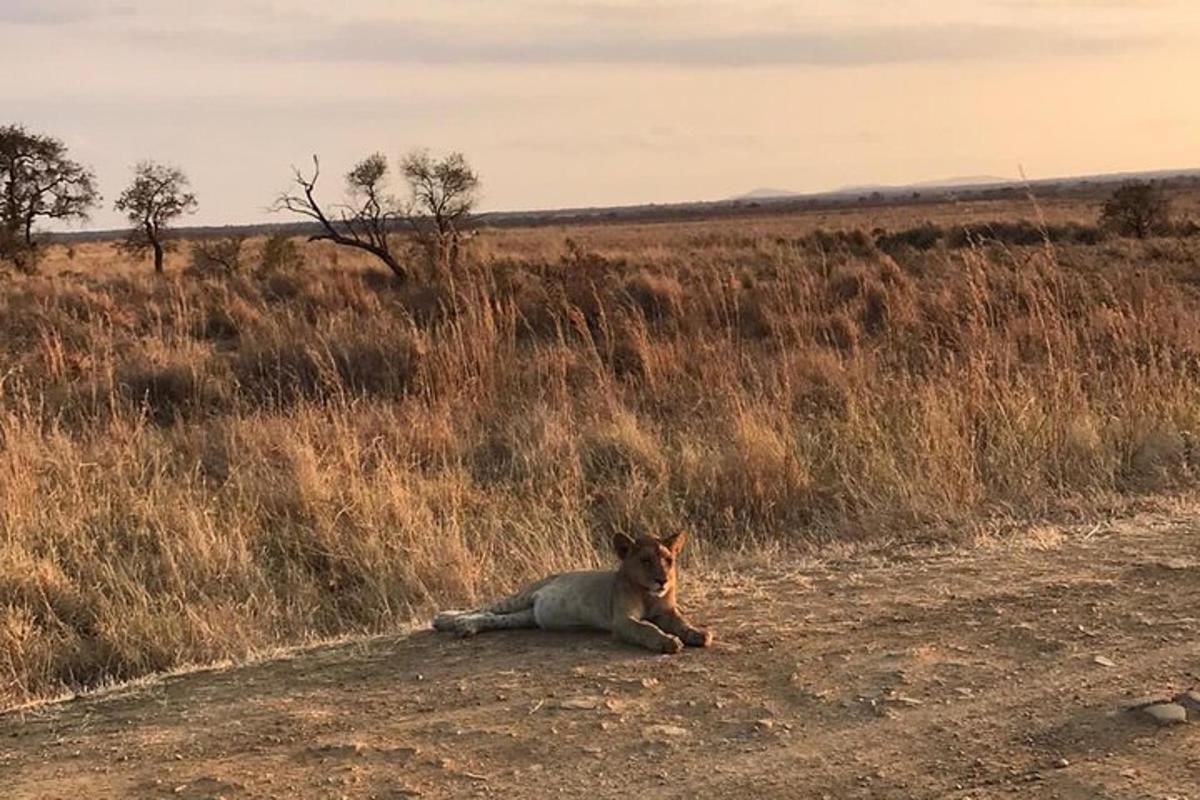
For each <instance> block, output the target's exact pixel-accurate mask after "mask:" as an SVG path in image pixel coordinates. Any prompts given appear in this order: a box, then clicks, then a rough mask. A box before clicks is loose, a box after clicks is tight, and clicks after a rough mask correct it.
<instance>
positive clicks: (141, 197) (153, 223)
mask: <svg viewBox="0 0 1200 800" xmlns="http://www.w3.org/2000/svg"><path fill="white" fill-rule="evenodd" d="M115 208H116V210H117V211H120V212H123V213H124V214H125V217H126V219H128V220H129V223H130V225H132V226H133V227H132V229H131V230H130V231H129V236H128V237H127V238H126V239H125V242H124V245H123V247H124V249H125V250H126V251H127V252H130V253H134V254H140V253H144V252H145V251H147V250H153V251H154V271H155V272H158V273H161V272H162V271H163V253H164V252H165V251H166V250H167V249H168V248H170V247H172V246H173V244H174V243H173V242H172V241H170V240H168V239H167V238H166V234H167V227H168V226H169V225H170V224H171V223H173V222H174V221H175V220H176V219H178V218H179V217H180V216H182V215H183V214H190V213H192V212H194V211H195V210H196V196H195V195H194V194H192V193H191V192H189V191H188V179H187V176H186V175H184V174H183V171H182V170H180V169H179V168H178V167H172V166H168V165H166V164H159V163H156V162H154V161H141V162H139V163H138V165H137V166H136V167H134V170H133V183H131V184H130V185H129V188H127V189H126V190H125V191H123V192H121V196H120V197H118V198H117V202H116V204H115Z"/></svg>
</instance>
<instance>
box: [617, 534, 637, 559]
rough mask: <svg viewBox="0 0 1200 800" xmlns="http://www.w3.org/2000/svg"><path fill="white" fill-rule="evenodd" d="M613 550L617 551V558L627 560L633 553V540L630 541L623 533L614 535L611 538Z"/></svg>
mask: <svg viewBox="0 0 1200 800" xmlns="http://www.w3.org/2000/svg"><path fill="white" fill-rule="evenodd" d="M612 544H613V550H616V551H617V558H619V559H621V560H622V561H624V560H625V559H626V558H629V554H630V553H632V552H633V549H634V547H635V546H636V544H635V542H634V541H633V539H630V538H629V537H628V536H626V535H625V534H623V533H614V534H613V538H612Z"/></svg>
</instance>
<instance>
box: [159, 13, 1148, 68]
mask: <svg viewBox="0 0 1200 800" xmlns="http://www.w3.org/2000/svg"><path fill="white" fill-rule="evenodd" d="M141 36H142V38H143V41H145V39H146V38H147V36H150V37H151V38H156V39H157V40H158V41H159V42H160V43H161V44H163V45H169V46H172V47H176V46H180V45H183V46H187V45H189V44H190V45H192V46H195V47H203V48H205V49H210V50H211V49H212V48H214V47H215V48H218V49H219V50H223V51H225V52H227V53H229V54H230V55H237V56H239V57H243V58H256V59H264V60H272V61H279V60H283V61H307V62H323V63H329V62H336V63H373V64H427V65H455V64H464V65H478V64H500V65H538V66H549V65H572V64H596V65H631V66H634V65H662V66H684V67H689V66H690V67H738V66H776V65H778V66H859V65H876V64H903V63H939V62H957V61H1011V60H1021V59H1030V58H1043V57H1057V56H1079V55H1103V54H1110V53H1115V52H1121V51H1126V50H1130V49H1136V48H1142V47H1148V46H1151V45H1153V44H1155V43H1156V42H1157V41H1159V39H1158V38H1156V37H1153V36H1150V35H1146V34H1125V35H1113V34H1109V35H1089V34H1086V33H1082V32H1076V31H1060V30H1053V29H1045V28H1031V27H1018V26H1009V25H998V24H997V25H972V24H965V23H964V24H946V25H939V26H923V27H903V26H886V27H852V28H846V29H840V30H830V29H815V28H814V29H804V28H797V29H795V30H790V31H787V30H783V31H780V30H776V31H761V32H760V31H744V32H739V33H730V34H712V33H705V32H694V33H688V34H680V33H672V32H656V31H655V30H653V29H637V30H633V29H627V28H608V29H605V28H604V27H603V26H601V27H600V28H599V29H598V30H595V29H592V28H589V27H587V26H578V27H576V26H571V27H561V28H551V29H546V30H542V31H536V32H534V33H530V34H525V35H523V36H522V35H520V34H515V35H514V34H512V33H508V32H505V33H503V34H496V33H493V32H490V31H485V30H481V29H479V28H475V27H471V26H469V25H464V26H453V25H447V24H440V23H429V22H391V23H389V22H374V23H371V24H365V23H356V24H343V25H340V26H332V27H330V28H326V29H324V30H321V31H308V32H306V33H305V34H300V35H295V36H290V37H287V38H286V39H276V40H274V41H272V40H270V39H264V38H262V37H249V36H239V35H237V34H231V33H228V32H223V33H220V34H216V33H209V34H205V33H203V32H198V31H195V30H192V31H183V30H179V31H175V32H162V33H160V34H158V35H157V36H154V35H153V34H150V35H147V34H141Z"/></svg>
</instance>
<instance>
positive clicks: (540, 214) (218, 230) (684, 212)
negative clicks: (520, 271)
mask: <svg viewBox="0 0 1200 800" xmlns="http://www.w3.org/2000/svg"><path fill="white" fill-rule="evenodd" d="M1135 179H1137V180H1161V181H1166V182H1169V183H1175V184H1177V185H1196V184H1198V183H1200V169H1175V170H1153V171H1145V172H1116V173H1110V174H1105V175H1083V176H1078V177H1060V178H1042V179H1038V180H1030V181H1018V180H1011V179H1008V178H1000V177H996V176H991V175H973V176H967V177H961V178H945V179H941V180H932V181H923V182H920V183H911V184H906V185H903V186H884V185H876V186H847V187H844V188H842V189H837V190H835V191H826V192H809V193H802V192H792V191H789V190H787V189H774V188H768V187H761V188H758V189H754V190H752V191H750V192H747V193H746V194H743V195H739V196H737V197H730V198H726V199H724V200H695V201H691V202H681V203H643V204H641V205H630V206H593V207H586V206H585V207H577V208H560V209H543V210H525V211H485V212H482V213H480V214H477V215H475V217H473V222H474V224H475V225H476V226H477V227H479V228H505V227H528V226H538V225H579V224H585V225H586V224H604V223H612V222H629V221H634V220H640V221H647V222H661V221H669V220H682V219H704V218H707V217H713V216H721V215H726V216H750V215H754V214H762V213H787V212H789V211H800V210H811V209H814V208H839V207H849V206H854V207H858V206H860V205H861V204H862V203H864V202H867V203H870V204H872V205H887V204H896V203H910V202H914V199H913V193H914V192H918V193H919V194H920V200H919V201H920V202H929V203H934V202H941V201H945V200H947V199H952V198H953V199H959V200H982V199H999V198H1006V197H1017V196H1020V195H1022V194H1023V193H1024V192H1025V190H1026V187H1029V189H1031V190H1033V191H1035V192H1040V193H1043V194H1058V193H1062V192H1094V191H1096V190H1097V189H1098V188H1102V187H1104V186H1108V185H1112V184H1116V183H1120V182H1122V181H1127V180H1135ZM398 229H399V224H398ZM318 232H319V229H318V228H317V226H316V224H315V223H312V222H305V221H295V220H288V221H282V220H281V221H280V222H279V223H273V224H255V225H226V226H210V227H193V228H179V229H178V230H177V233H178V235H180V236H182V237H184V238H208V237H212V236H229V235H233V234H242V235H270V234H273V233H284V234H287V235H289V236H308V235H312V234H315V233H318ZM124 235H125V232H124V231H121V230H110V231H78V232H69V233H68V232H59V233H50V234H47V235H46V239H47V240H49V241H60V242H68V241H88V240H92V241H94V240H104V239H117V238H119V237H122V236H124Z"/></svg>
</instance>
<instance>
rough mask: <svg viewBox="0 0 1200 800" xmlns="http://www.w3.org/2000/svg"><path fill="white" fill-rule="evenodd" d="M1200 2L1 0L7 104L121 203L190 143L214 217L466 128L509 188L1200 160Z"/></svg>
mask: <svg viewBox="0 0 1200 800" xmlns="http://www.w3.org/2000/svg"><path fill="white" fill-rule="evenodd" d="M1198 75H1200V3H1197V2H1195V0H1142V1H1141V2H1136V1H1134V0H1127V1H1124V2H1123V1H1122V0H928V1H926V0H922V1H921V2H885V0H798V1H797V2H790V3H786V2H776V1H774V0H737V1H736V2H735V1H730V2H718V1H717V0H709V1H708V2H673V1H671V0H664V1H663V2H621V1H620V0H609V1H608V2H583V1H581V0H421V1H419V2H384V1H383V0H343V2H340V3H331V2H328V1H327V0H322V1H321V2H316V0H287V1H286V2H283V1H279V2H275V1H273V0H206V2H204V3H200V2H195V1H194V0H192V1H190V2H189V1H185V0H157V1H156V2H143V1H141V0H0V109H2V111H0V124H2V123H7V122H22V123H24V124H26V125H27V126H29V127H30V128H33V129H35V130H38V131H43V132H47V133H52V134H54V135H56V136H59V137H61V138H63V139H64V140H65V141H66V142H67V144H68V145H69V146H70V147H71V149H72V151H73V153H74V154H75V155H76V156H77V157H78V158H79V159H80V160H83V161H86V162H88V163H90V164H92V165H93V166H95V168H96V171H97V173H98V175H99V178H100V182H101V185H102V189H103V191H104V194H105V197H106V201H105V210H103V211H100V212H98V213H97V214H96V215H95V217H94V219H93V222H92V227H105V226H111V225H115V224H118V217H117V216H116V215H115V214H114V213H112V212H111V211H110V210H108V209H110V208H111V200H112V198H113V197H115V196H116V195H117V194H118V193H119V192H120V190H121V188H122V187H123V185H124V184H125V183H126V182H127V180H128V176H129V168H130V166H131V165H132V164H133V163H134V162H135V161H137V160H138V159H141V158H154V159H159V160H164V161H169V162H173V163H176V164H178V165H180V166H182V167H183V168H184V169H185V170H186V171H187V173H188V174H189V175H190V176H191V178H192V183H193V186H194V188H195V191H196V193H197V195H198V197H199V200H200V212H199V213H198V214H196V215H195V217H193V218H192V219H191V220H190V221H191V222H194V223H197V224H200V223H232V222H251V221H261V220H269V219H278V217H273V216H271V215H268V214H266V213H265V212H264V210H263V209H264V207H265V206H267V205H268V204H269V203H270V201H271V199H272V198H273V196H274V195H275V194H276V193H277V192H278V191H279V190H280V189H282V188H284V187H285V186H286V185H287V181H288V176H289V174H290V172H289V167H290V165H291V164H301V165H304V164H307V163H308V159H309V155H310V154H311V153H313V152H317V153H320V154H321V158H322V163H323V165H324V166H325V169H326V178H327V180H326V181H325V182H324V183H323V188H324V193H325V196H327V197H328V198H330V199H332V198H334V197H335V196H336V195H337V194H339V193H340V178H339V177H338V176H339V175H340V174H341V173H344V172H345V171H346V170H347V169H348V168H349V167H350V165H351V164H352V162H353V161H354V160H355V159H357V158H359V157H361V156H363V155H366V154H368V153H370V152H373V151H375V150H380V151H383V152H385V153H387V154H389V155H391V156H395V155H398V154H400V153H402V152H404V151H405V150H408V149H410V148H412V147H415V146H420V145H426V146H430V147H433V148H434V149H435V150H436V149H442V150H444V149H459V150H462V151H463V152H464V153H466V154H467V156H468V158H469V159H470V160H471V162H472V163H473V164H474V165H475V166H476V167H477V168H478V170H479V171H480V172H481V173H482V176H483V179H484V203H483V205H484V207H485V208H488V209H516V208H548V207H561V206H577V205H609V204H623V203H640V202H671V201H683V200H701V199H716V198H722V197H727V196H731V195H736V194H740V193H743V192H745V191H748V190H750V189H753V188H755V187H761V186H769V187H775V188H783V189H790V190H794V191H815V190H823V189H830V188H836V187H839V186H843V185H846V184H862V183H906V182H913V181H920V180H926V179H936V178H945V177H951V176H965V175H981V174H984V175H997V176H1005V177H1015V176H1016V173H1017V169H1018V165H1023V166H1024V168H1025V171H1026V173H1027V174H1028V175H1029V176H1030V177H1047V176H1056V175H1067V174H1081V173H1099V172H1111V171H1119V170H1137V169H1156V168H1184V167H1197V166H1200V102H1197V98H1198V96H1200V95H1198V94H1197V83H1196V79H1197V78H1196V76H1198Z"/></svg>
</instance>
